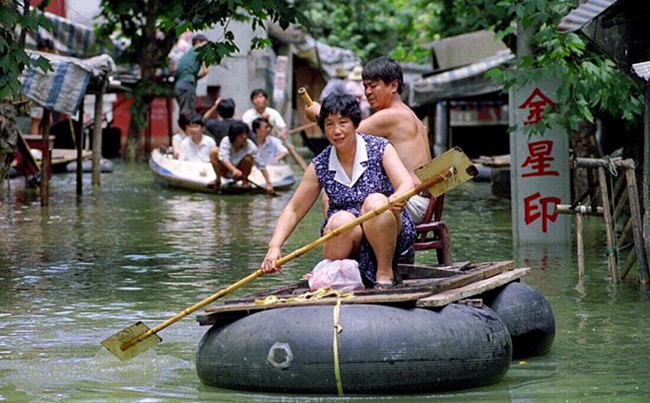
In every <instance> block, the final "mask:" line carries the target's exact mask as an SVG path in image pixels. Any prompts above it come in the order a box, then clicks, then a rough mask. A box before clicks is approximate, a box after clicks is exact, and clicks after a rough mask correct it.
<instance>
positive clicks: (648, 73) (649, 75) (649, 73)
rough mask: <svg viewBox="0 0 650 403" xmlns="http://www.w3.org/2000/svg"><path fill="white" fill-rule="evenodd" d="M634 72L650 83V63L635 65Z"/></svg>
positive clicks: (633, 66)
mask: <svg viewBox="0 0 650 403" xmlns="http://www.w3.org/2000/svg"><path fill="white" fill-rule="evenodd" d="M632 71H634V72H635V73H636V75H637V76H639V77H641V78H642V79H643V80H644V81H650V61H647V62H643V63H636V64H633V65H632Z"/></svg>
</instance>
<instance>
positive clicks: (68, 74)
mask: <svg viewBox="0 0 650 403" xmlns="http://www.w3.org/2000/svg"><path fill="white" fill-rule="evenodd" d="M28 54H29V56H30V58H31V59H32V61H35V60H36V59H38V58H39V57H45V58H46V59H48V60H49V62H50V65H51V66H52V69H53V70H50V71H48V72H47V73H43V71H42V70H41V69H40V68H37V67H35V66H34V63H33V62H32V63H31V64H30V66H29V68H27V69H25V71H23V74H22V77H21V81H22V91H23V93H24V94H25V96H26V97H27V98H28V99H29V100H31V101H34V102H36V103H38V104H39V105H41V106H43V107H45V108H47V109H50V110H54V111H57V112H61V113H65V114H69V115H73V114H75V113H77V110H78V109H79V106H80V105H81V101H82V99H83V96H84V95H85V94H86V89H87V87H88V83H89V82H90V80H91V79H92V78H104V77H107V76H109V75H112V74H115V72H116V71H117V69H116V67H115V62H114V61H113V59H112V58H111V57H110V56H108V55H101V56H96V57H93V58H90V59H84V60H81V59H76V58H73V57H66V56H59V55H53V54H51V53H41V52H33V51H28Z"/></svg>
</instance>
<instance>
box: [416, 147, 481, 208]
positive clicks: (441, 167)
mask: <svg viewBox="0 0 650 403" xmlns="http://www.w3.org/2000/svg"><path fill="white" fill-rule="evenodd" d="M451 167H453V168H454V170H455V172H454V174H453V175H451V176H449V178H448V179H446V180H444V181H442V182H439V183H436V184H435V185H433V186H431V187H430V188H429V193H431V195H432V196H434V197H438V196H440V195H441V194H444V193H447V192H448V191H449V190H451V189H453V188H455V187H456V186H458V185H460V184H462V183H465V182H467V181H468V180H470V179H472V178H473V177H474V176H476V175H477V174H478V170H477V169H476V167H475V166H474V165H472V162H471V161H470V160H469V158H468V157H467V155H465V153H464V152H463V150H461V149H460V148H458V147H454V148H452V149H450V150H448V151H446V152H444V153H443V154H441V155H439V156H438V157H436V158H434V159H433V160H431V161H429V162H427V163H426V164H424V165H422V166H421V167H419V168H417V169H416V170H415V174H416V175H417V177H418V178H420V180H421V181H422V182H426V181H427V180H428V179H430V178H432V177H434V176H440V175H443V176H447V175H448V172H449V168H451Z"/></svg>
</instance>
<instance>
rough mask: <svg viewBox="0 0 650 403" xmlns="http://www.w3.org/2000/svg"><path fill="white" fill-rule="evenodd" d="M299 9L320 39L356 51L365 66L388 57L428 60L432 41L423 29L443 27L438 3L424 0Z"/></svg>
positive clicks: (357, 1) (309, 4) (315, 1)
mask: <svg viewBox="0 0 650 403" xmlns="http://www.w3.org/2000/svg"><path fill="white" fill-rule="evenodd" d="M297 7H299V8H300V10H301V11H302V12H303V13H304V14H305V15H306V16H307V17H309V20H310V22H311V29H312V34H313V35H314V36H315V37H316V38H317V39H319V40H322V41H324V42H325V43H327V44H329V45H332V46H338V47H342V48H346V49H350V50H353V51H354V52H355V53H356V55H357V56H359V57H360V58H361V60H362V61H363V62H364V63H365V62H367V61H369V60H371V59H374V58H376V57H379V56H386V55H387V54H389V55H391V56H393V57H395V58H396V59H399V60H409V61H426V60H428V56H429V54H430V53H429V52H430V51H429V50H427V49H426V47H425V46H426V44H427V43H428V42H430V39H429V38H427V37H426V36H424V35H422V33H423V32H424V31H423V30H422V28H423V27H424V26H428V25H437V24H439V22H438V20H439V14H440V12H441V10H442V8H441V7H439V5H438V4H437V2H431V3H430V4H429V3H428V2H427V3H425V2H423V1H421V0H417V1H412V0H376V1H372V2H370V1H366V0H348V1H342V0H332V1H327V2H323V1H319V0H304V1H301V2H298V3H297Z"/></svg>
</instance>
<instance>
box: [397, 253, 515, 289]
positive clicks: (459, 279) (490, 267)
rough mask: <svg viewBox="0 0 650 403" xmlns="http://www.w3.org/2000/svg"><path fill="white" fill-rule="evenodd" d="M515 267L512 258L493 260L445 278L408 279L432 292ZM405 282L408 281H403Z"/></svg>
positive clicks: (458, 285) (482, 278) (462, 284)
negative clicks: (499, 260) (502, 260)
mask: <svg viewBox="0 0 650 403" xmlns="http://www.w3.org/2000/svg"><path fill="white" fill-rule="evenodd" d="M514 268H515V263H514V262H513V261H512V260H508V261H504V262H494V263H489V264H486V265H485V266H482V267H480V268H478V269H476V270H472V271H469V272H467V274H460V275H458V276H454V277H448V278H445V279H442V280H441V279H433V280H410V281H417V282H418V285H419V286H423V287H429V288H430V289H431V291H432V292H433V294H436V293H439V292H443V291H447V290H451V289H454V288H458V287H463V286H466V285H467V284H471V283H473V282H476V281H480V280H484V279H486V278H490V277H493V276H496V275H497V274H501V273H503V272H506V271H510V270H512V269H514ZM405 283H408V282H406V281H405Z"/></svg>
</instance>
